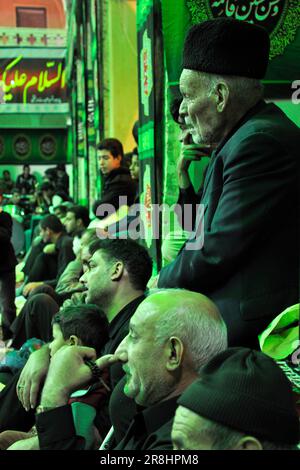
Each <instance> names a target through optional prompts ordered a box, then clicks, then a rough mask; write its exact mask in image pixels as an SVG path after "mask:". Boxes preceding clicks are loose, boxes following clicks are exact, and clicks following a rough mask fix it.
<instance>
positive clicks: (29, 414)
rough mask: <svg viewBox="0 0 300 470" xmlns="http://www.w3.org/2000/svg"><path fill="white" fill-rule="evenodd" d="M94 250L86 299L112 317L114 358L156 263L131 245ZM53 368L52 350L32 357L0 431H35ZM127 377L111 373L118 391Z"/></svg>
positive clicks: (115, 243)
mask: <svg viewBox="0 0 300 470" xmlns="http://www.w3.org/2000/svg"><path fill="white" fill-rule="evenodd" d="M89 251H90V253H91V254H92V257H91V260H90V265H89V270H88V272H87V273H86V274H85V275H84V276H83V277H82V281H83V282H84V283H85V284H86V286H87V288H88V295H87V299H86V300H87V302H89V303H93V304H96V305H98V306H99V307H101V308H102V310H103V311H104V312H105V313H106V315H107V318H108V320H109V324H110V325H109V340H108V342H107V343H106V345H105V347H104V350H103V354H112V353H114V352H115V350H116V348H117V347H118V345H119V344H120V342H121V341H122V340H123V338H124V337H125V336H126V335H127V333H128V324H129V320H130V317H131V316H132V315H133V313H134V312H135V309H136V308H137V306H138V305H139V303H140V302H142V300H144V291H145V289H146V285H147V282H148V280H149V278H150V276H151V272H152V261H151V258H150V257H149V255H148V253H147V251H146V249H145V248H143V247H141V246H139V245H138V244H137V243H136V242H133V241H131V240H118V239H115V240H108V239H107V240H98V241H96V242H95V243H93V244H92V245H91V246H90V248H89ZM137 259H138V260H139V262H138V263H136V260H137ZM49 363H50V356H49V348H48V346H47V345H46V346H45V347H43V348H41V349H40V350H38V351H36V352H34V353H32V354H31V356H30V357H29V360H28V362H27V364H26V365H25V367H24V369H23V370H22V372H21V374H17V375H16V376H15V377H14V378H13V379H12V380H11V382H10V383H9V384H8V385H6V387H5V389H4V390H3V391H2V392H1V393H0V431H4V430H7V429H16V430H19V431H28V430H29V429H30V428H31V427H32V425H33V424H34V409H35V407H36V405H37V403H38V400H39V393H40V389H41V385H42V383H43V381H44V379H45V377H46V375H47V371H48V368H49ZM123 374H124V373H123V371H122V368H121V365H120V364H118V365H116V366H114V367H112V368H111V385H112V387H113V385H114V383H116V382H117V381H118V380H119V378H120V377H121V376H122V375H123ZM16 389H17V393H18V397H19V400H20V401H19V400H18V397H17V395H16Z"/></svg>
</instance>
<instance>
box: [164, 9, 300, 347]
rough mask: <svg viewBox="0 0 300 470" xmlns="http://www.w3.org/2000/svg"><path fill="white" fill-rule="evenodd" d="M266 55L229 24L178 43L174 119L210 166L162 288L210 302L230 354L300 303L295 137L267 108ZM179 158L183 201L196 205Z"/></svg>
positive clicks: (256, 32) (256, 31)
mask: <svg viewBox="0 0 300 470" xmlns="http://www.w3.org/2000/svg"><path fill="white" fill-rule="evenodd" d="M269 49H270V41H269V37H268V34H267V32H266V31H265V30H264V29H263V28H261V27H259V26H256V25H254V24H250V23H246V22H241V21H237V20H233V19H227V18H219V19H216V20H209V21H206V22H203V23H201V24H197V25H194V26H193V27H192V28H191V29H190V30H189V32H188V34H187V37H186V39H185V44H184V52H183V71H182V74H181V77H180V90H181V94H182V97H183V100H182V104H181V107H180V114H181V116H182V117H183V118H184V119H185V123H186V125H188V126H189V127H190V132H191V135H192V138H193V141H194V142H195V144H197V146H199V145H202V146H203V153H204V154H205V153H206V154H210V155H211V159H210V165H209V167H208V171H207V174H206V178H205V181H204V189H203V193H202V198H201V204H202V213H203V214H204V215H203V217H202V219H201V220H200V219H199V220H198V221H197V223H198V224H197V223H196V227H195V230H194V232H195V233H194V234H192V235H191V237H190V239H189V240H188V241H187V242H186V244H185V246H184V247H183V249H182V250H181V251H180V252H179V254H178V255H177V257H176V259H175V260H174V261H173V262H172V263H170V264H169V265H168V266H166V267H165V268H164V269H163V270H162V271H161V273H160V276H159V279H158V286H159V287H182V288H186V289H190V290H194V291H197V292H201V293H203V294H206V295H207V296H208V297H210V298H211V299H213V300H214V302H215V303H216V304H217V305H218V307H219V309H220V311H221V314H222V316H223V318H224V320H225V322H226V324H227V328H228V340H229V345H230V346H240V345H243V346H249V347H256V346H257V335H258V333H259V332H261V331H262V330H263V329H264V328H265V327H266V326H267V324H268V323H269V322H270V321H271V320H272V319H273V318H274V317H275V316H276V315H277V314H279V313H280V312H281V311H282V310H284V309H285V308H286V307H288V306H289V305H292V304H295V303H297V302H299V241H300V236H299V214H300V212H299V187H300V184H299V180H300V178H299V156H300V155H299V148H300V130H299V129H298V128H297V126H296V125H295V124H294V123H293V122H291V121H290V119H288V117H287V116H286V115H285V114H284V113H283V112H282V111H281V110H280V109H279V108H278V107H277V106H276V105H274V104H273V103H269V104H267V103H266V102H265V101H264V100H263V87H262V84H261V81H260V80H261V79H262V78H263V77H264V75H265V73H266V69H267V66H268V58H269ZM183 154H184V152H183ZM184 158H185V160H184V161H183V162H182V165H181V172H182V175H181V176H182V178H181V180H180V181H181V184H180V186H181V187H180V202H181V203H182V204H184V203H185V204H188V203H189V204H193V205H194V204H196V203H198V202H199V201H198V200H197V197H196V194H195V192H194V189H193V187H192V185H191V184H190V180H189V178H188V173H187V170H188V167H189V164H190V160H189V159H188V157H187V156H186V155H185V157H184ZM193 158H194V157H193ZM201 227H202V230H200V229H201Z"/></svg>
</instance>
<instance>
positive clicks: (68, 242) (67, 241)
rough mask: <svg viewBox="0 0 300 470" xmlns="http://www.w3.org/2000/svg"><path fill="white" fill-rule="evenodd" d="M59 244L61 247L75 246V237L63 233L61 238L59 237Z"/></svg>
mask: <svg viewBox="0 0 300 470" xmlns="http://www.w3.org/2000/svg"><path fill="white" fill-rule="evenodd" d="M59 242H60V243H59V246H60V247H61V248H65V247H69V246H73V238H71V237H70V236H69V235H67V234H62V235H61V237H60V239H59Z"/></svg>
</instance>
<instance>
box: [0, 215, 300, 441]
mask: <svg viewBox="0 0 300 470" xmlns="http://www.w3.org/2000/svg"><path fill="white" fill-rule="evenodd" d="M77 209H78V208H77ZM80 209H81V210H82V208H80ZM71 214H72V219H73V220H72V221H71ZM75 214H76V215H75ZM76 216H77V217H76ZM53 222H55V223H56V224H58V223H59V219H58V218H57V217H56V216H54V215H53V216H47V217H46V218H45V220H44V222H42V223H41V228H42V233H43V231H44V232H45V231H47V232H48V233H50V234H51V233H52V232H53V233H55V230H53V227H54V226H52V229H50V228H49V225H50V224H51V223H53ZM64 223H65V227H66V230H67V232H68V233H69V234H70V233H72V230H71V228H72V227H73V228H74V226H75V225H77V227H78V226H80V227H81V229H82V227H83V225H82V224H83V221H82V218H80V217H78V212H76V211H75V209H74V212H72V211H69V212H68V213H67V217H66V218H65V221H64ZM43 224H44V225H43ZM43 226H44V227H46V228H44V229H43ZM62 237H63V239H68V238H70V237H68V235H65V234H64V235H62ZM51 241H54V239H53V238H52V239H51ZM75 245H76V244H75ZM75 251H76V253H77V255H76V258H75V259H73V260H72V261H70V262H69V263H68V264H67V265H66V268H65V270H64V271H63V272H62V274H61V276H59V278H58V282H57V283H56V285H53V286H51V285H50V283H49V284H47V281H46V282H42V281H40V282H41V284H40V285H38V286H32V290H30V293H29V296H28V300H27V301H26V304H25V306H24V307H23V309H22V311H21V312H20V314H19V316H18V317H17V319H16V324H17V325H18V326H19V328H13V330H14V338H13V346H14V347H15V348H19V347H21V346H22V344H23V342H25V341H26V340H29V339H30V338H33V337H35V338H39V339H41V340H43V342H44V345H43V346H42V347H41V348H40V349H39V350H37V351H35V352H33V353H32V354H31V355H30V357H29V359H28V361H27V363H26V365H25V366H24V368H23V369H21V370H19V371H16V370H15V371H14V373H13V374H11V377H10V379H9V380H7V385H6V387H5V388H4V390H3V391H2V393H1V395H0V423H1V428H0V429H1V430H2V434H1V435H0V445H1V448H2V449H7V448H9V449H11V450H18V449H22V450H26V449H28V450H29V449H30V450H38V449H52V450H54V449H65V450H66V449H69V450H70V449H95V448H98V447H99V446H100V445H101V443H102V446H103V447H105V448H108V449H119V450H128V449H144V450H150V449H152V450H161V449H165V450H168V449H171V448H174V449H180V450H193V449H197V450H199V449H244V450H250V449H253V450H258V449H296V448H297V443H298V437H299V434H298V432H299V421H298V415H297V409H296V407H295V397H297V395H295V394H294V395H293V392H292V387H291V384H290V383H289V381H288V379H287V378H286V376H285V374H284V373H283V372H282V370H280V368H279V366H278V365H277V364H276V363H275V362H274V360H273V359H271V358H270V357H268V356H266V355H264V354H263V353H261V352H259V351H255V350H253V349H252V350H251V349H250V348H245V347H236V348H228V335H227V327H226V325H225V323H224V320H223V319H222V317H221V315H220V313H219V311H218V309H217V307H216V305H215V304H214V303H213V302H212V301H211V300H209V299H208V298H207V297H206V296H204V295H201V294H199V293H195V292H190V291H187V290H183V289H182V290H181V289H154V290H152V291H151V290H150V291H149V290H147V283H148V282H149V279H150V278H151V274H152V261H151V258H150V257H149V254H148V253H147V250H146V249H145V248H143V247H142V246H140V245H139V244H138V243H136V242H134V241H132V240H124V239H109V238H108V239H103V240H99V239H98V237H97V233H96V230H95V229H87V230H84V231H83V232H82V233H81V237H80V238H79V237H78V240H77V248H75ZM74 255H75V253H74ZM48 256H51V255H50V254H48ZM36 259H38V258H36ZM137 260H138V263H137ZM27 285H28V284H27ZM53 287H55V289H53ZM70 346H71V347H70ZM97 358H99V359H97ZM200 370H201V379H199V371H200ZM70 371H72V372H71V373H70ZM91 379H92V380H91ZM274 383H276V388H275V389H274ZM298 399H299V396H298ZM249 409H251V413H249V414H247V413H246V411H247V410H249ZM216 410H218V411H216ZM220 416H221V421H220ZM34 424H36V427H35V428H33V429H32V427H33V426H34ZM111 426H113V432H112V431H111V432H109V430H110V427H111ZM107 434H108V435H109V439H107V440H105V436H106V435H107ZM103 441H104V443H103Z"/></svg>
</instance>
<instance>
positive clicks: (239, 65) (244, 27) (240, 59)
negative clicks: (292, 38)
mask: <svg viewBox="0 0 300 470" xmlns="http://www.w3.org/2000/svg"><path fill="white" fill-rule="evenodd" d="M269 52H270V39H269V35H268V33H267V31H266V30H265V29H264V28H262V27H261V26H257V25H254V24H251V23H247V22H245V21H238V20H235V19H233V18H217V19H214V20H208V21H204V22H203V23H200V24H196V25H194V26H192V27H191V28H190V30H189V31H188V33H187V36H186V38H185V43H184V50H183V68H185V69H191V70H198V71H200V72H206V73H212V74H220V75H234V76H240V77H248V78H257V79H262V78H263V77H264V76H265V74H266V70H267V67H268V61H269Z"/></svg>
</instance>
